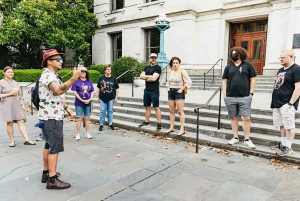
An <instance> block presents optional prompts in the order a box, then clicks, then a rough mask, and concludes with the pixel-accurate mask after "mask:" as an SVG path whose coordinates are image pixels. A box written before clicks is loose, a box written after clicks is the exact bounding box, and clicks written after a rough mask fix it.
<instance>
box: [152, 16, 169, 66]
mask: <svg viewBox="0 0 300 201" xmlns="http://www.w3.org/2000/svg"><path fill="white" fill-rule="evenodd" d="M155 27H156V28H157V29H158V30H159V32H160V45H159V46H160V47H159V53H158V56H157V63H158V65H160V66H161V67H165V66H166V65H168V63H169V60H168V58H167V55H166V53H165V50H164V45H165V37H164V33H165V31H166V30H167V29H169V28H170V19H169V18H167V17H166V14H164V13H162V14H160V15H159V16H158V18H156V19H155Z"/></svg>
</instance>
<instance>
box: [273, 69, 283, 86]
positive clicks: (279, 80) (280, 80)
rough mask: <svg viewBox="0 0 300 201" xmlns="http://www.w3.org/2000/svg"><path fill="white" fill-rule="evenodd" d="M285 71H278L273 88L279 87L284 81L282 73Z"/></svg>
mask: <svg viewBox="0 0 300 201" xmlns="http://www.w3.org/2000/svg"><path fill="white" fill-rule="evenodd" d="M285 73H286V72H282V73H278V75H277V76H276V80H275V83H274V89H279V88H280V86H281V85H283V83H284V75H285Z"/></svg>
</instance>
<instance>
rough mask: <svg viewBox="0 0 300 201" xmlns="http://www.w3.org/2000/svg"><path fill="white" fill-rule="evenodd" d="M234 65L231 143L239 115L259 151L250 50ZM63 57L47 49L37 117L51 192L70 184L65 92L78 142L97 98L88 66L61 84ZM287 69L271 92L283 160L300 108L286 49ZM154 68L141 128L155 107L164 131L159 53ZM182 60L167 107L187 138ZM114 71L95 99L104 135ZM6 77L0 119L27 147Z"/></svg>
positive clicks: (146, 73)
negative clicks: (61, 157)
mask: <svg viewBox="0 0 300 201" xmlns="http://www.w3.org/2000/svg"><path fill="white" fill-rule="evenodd" d="M229 54H230V57H231V59H232V63H231V64H229V65H227V66H226V68H225V70H224V73H223V77H222V79H223V82H222V90H223V95H224V102H225V104H226V107H227V109H228V116H229V118H231V126H232V131H233V135H234V136H233V138H232V139H231V140H230V141H229V142H228V144H230V145H233V144H237V143H239V136H238V127H239V125H238V116H241V118H242V122H243V131H244V145H245V146H247V147H249V148H255V145H254V144H253V142H252V141H251V140H250V126H251V122H250V116H251V102H252V97H253V96H254V90H255V77H256V73H255V70H254V67H253V65H252V64H251V63H249V62H247V61H246V59H247V51H246V50H245V49H243V48H240V47H234V48H232V49H230V51H229ZM63 55H64V54H63V53H59V52H57V50H55V49H50V50H47V51H46V52H45V53H44V54H43V61H42V63H41V66H42V68H43V72H42V75H41V77H40V80H39V86H38V87H39V98H40V103H39V106H40V108H42V109H40V110H39V111H38V118H39V120H40V123H39V125H40V126H39V127H41V128H42V131H43V133H44V137H45V146H44V150H43V162H44V163H43V164H44V170H43V172H42V178H41V182H42V183H47V185H46V188H47V189H65V188H69V187H70V186H71V185H70V184H69V183H67V182H63V181H61V180H60V179H59V178H58V177H59V176H60V173H59V172H57V171H56V168H57V161H58V154H59V153H60V152H63V151H64V144H63V118H64V114H65V112H66V113H67V114H68V115H69V116H73V112H72V110H71V109H70V108H69V107H68V105H67V104H66V100H65V93H66V91H67V90H69V89H70V88H71V89H72V91H73V94H74V96H75V102H74V105H75V111H76V118H77V123H76V131H77V134H76V136H75V137H76V140H79V139H80V127H81V123H82V122H83V121H84V122H85V126H86V133H85V137H86V138H88V139H90V138H92V136H91V134H90V133H89V118H90V116H91V102H92V99H93V96H94V91H95V90H94V87H93V84H92V82H91V81H90V79H89V72H88V71H87V69H86V68H85V67H82V66H80V65H78V67H75V68H74V69H73V74H72V77H71V78H70V79H69V80H67V81H66V82H64V83H63V82H62V81H61V79H60V78H59V77H58V74H57V73H58V71H59V70H60V69H62V64H63V58H62V56H63ZM279 59H280V62H281V65H282V66H283V67H282V68H281V69H280V70H279V71H278V73H277V76H276V81H275V84H274V90H273V93H272V102H271V108H272V109H273V122H274V125H275V127H278V128H280V131H281V143H279V144H278V145H276V146H272V147H271V148H272V149H278V150H279V152H278V154H279V155H281V156H284V155H288V154H292V153H293V150H292V148H291V146H292V142H293V139H294V136H295V111H296V110H297V108H298V103H299V95H300V66H298V65H297V64H295V63H294V53H293V51H292V50H283V51H282V52H281V55H280V58H279ZM149 61H150V66H147V67H145V69H144V70H143V72H142V73H141V75H140V78H141V79H143V80H145V83H146V87H145V89H144V97H143V105H144V107H145V121H144V122H143V123H142V124H141V125H140V127H146V126H150V122H149V120H150V116H151V104H152V106H153V107H154V109H155V113H156V119H157V128H156V130H157V131H160V130H161V129H162V124H161V111H160V108H159V96H160V91H159V86H160V84H159V78H160V75H161V67H160V66H158V65H157V55H156V54H155V53H151V54H150V56H149ZM180 64H181V60H180V58H178V57H173V58H172V59H171V60H170V63H169V66H170V71H169V72H168V74H167V83H166V86H167V88H168V104H169V111H170V126H169V129H168V130H167V131H166V134H170V133H172V132H175V126H174V123H175V109H176V108H177V111H178V114H179V119H180V129H179V132H178V133H177V135H179V136H181V135H183V134H185V129H184V123H185V115H184V100H185V94H186V93H187V89H188V88H190V87H191V84H192V81H191V79H190V77H189V75H188V74H187V72H186V71H185V70H184V69H182V68H180ZM111 69H112V67H111V66H110V65H106V66H105V74H104V75H102V76H101V77H100V79H99V81H98V84H97V88H98V90H97V92H96V96H97V98H98V102H100V120H99V122H100V126H99V131H103V128H104V124H105V117H106V115H107V117H108V124H109V128H110V129H111V130H114V126H113V124H112V123H113V106H114V103H115V102H117V100H118V94H119V84H118V82H117V80H116V78H115V77H114V76H112V75H111ZM3 73H4V78H3V79H2V80H0V120H1V121H5V122H7V133H8V136H9V138H10V143H9V146H10V147H14V146H15V145H16V143H15V140H14V137H13V132H14V131H13V123H14V122H16V123H18V125H19V130H20V133H21V134H22V136H23V138H24V145H35V142H33V141H30V140H29V139H28V136H27V132H26V128H25V125H24V122H25V120H26V118H25V115H24V111H25V106H24V102H23V99H22V94H21V90H20V87H19V85H18V83H17V82H15V81H14V80H13V79H12V78H13V76H14V71H13V69H12V68H11V67H5V68H4V71H3Z"/></svg>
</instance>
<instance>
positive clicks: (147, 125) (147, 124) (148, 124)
mask: <svg viewBox="0 0 300 201" xmlns="http://www.w3.org/2000/svg"><path fill="white" fill-rule="evenodd" d="M149 126H151V125H150V122H145V121H144V122H143V123H142V124H141V125H139V127H149Z"/></svg>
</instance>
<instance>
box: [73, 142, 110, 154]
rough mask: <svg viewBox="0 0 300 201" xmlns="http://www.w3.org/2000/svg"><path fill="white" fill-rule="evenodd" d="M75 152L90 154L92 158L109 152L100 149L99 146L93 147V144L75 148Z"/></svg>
mask: <svg viewBox="0 0 300 201" xmlns="http://www.w3.org/2000/svg"><path fill="white" fill-rule="evenodd" d="M75 150H77V151H80V152H83V153H85V154H88V155H90V156H92V155H97V154H100V153H103V152H106V151H108V149H107V148H104V147H99V146H97V145H93V144H88V145H83V146H80V147H77V148H75Z"/></svg>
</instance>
